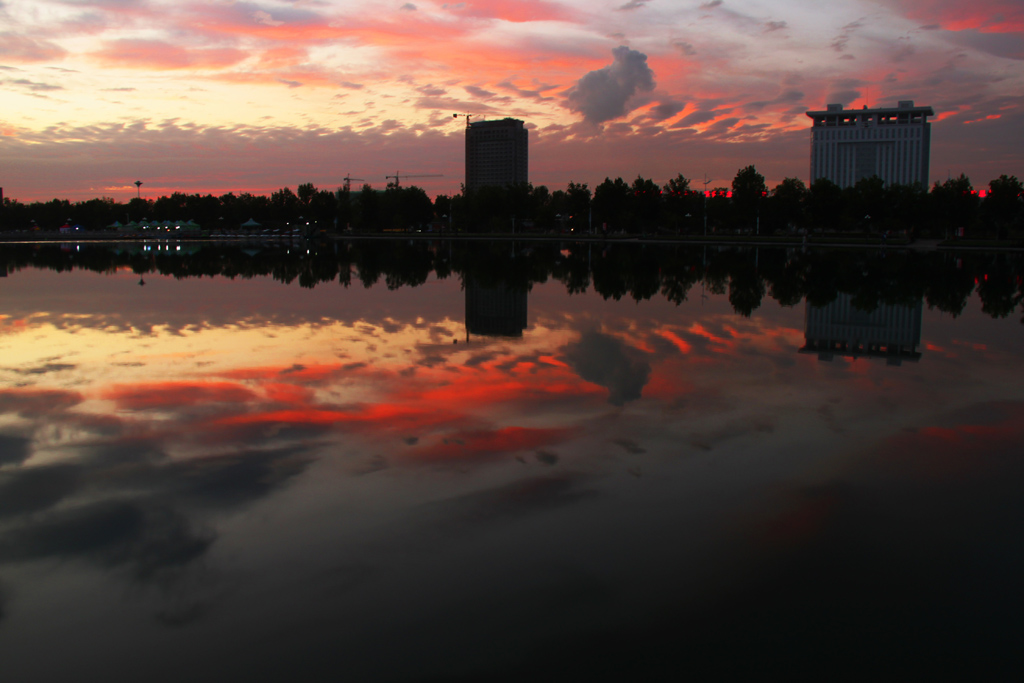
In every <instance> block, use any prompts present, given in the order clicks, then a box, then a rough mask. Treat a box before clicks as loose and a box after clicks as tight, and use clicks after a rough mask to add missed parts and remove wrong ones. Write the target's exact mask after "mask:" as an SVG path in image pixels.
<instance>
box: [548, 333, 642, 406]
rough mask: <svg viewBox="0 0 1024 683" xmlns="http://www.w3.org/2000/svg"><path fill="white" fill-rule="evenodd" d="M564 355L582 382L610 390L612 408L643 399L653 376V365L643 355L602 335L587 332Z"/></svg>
mask: <svg viewBox="0 0 1024 683" xmlns="http://www.w3.org/2000/svg"><path fill="white" fill-rule="evenodd" d="M563 354H564V356H565V360H566V362H567V363H568V364H569V365H570V366H571V367H572V369H573V370H575V371H576V373H577V374H578V375H579V376H580V377H581V378H582V379H584V380H586V381H588V382H593V383H594V384H598V385H600V386H602V387H605V388H606V389H608V402H609V403H611V404H612V405H616V406H621V405H625V404H626V402H627V401H635V400H636V399H638V398H640V393H641V391H642V390H643V388H644V385H646V384H647V381H648V380H649V379H650V376H651V365H650V363H649V362H648V361H647V358H646V357H645V355H644V354H643V352H642V351H639V350H637V349H634V348H632V347H629V346H626V345H625V344H623V343H622V342H621V341H619V340H618V339H615V338H614V337H610V336H608V335H606V334H602V333H600V332H584V333H583V335H582V336H581V337H580V340H579V341H578V342H574V343H571V344H569V345H567V346H566V347H565V349H564V351H563Z"/></svg>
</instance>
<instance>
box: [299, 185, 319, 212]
mask: <svg viewBox="0 0 1024 683" xmlns="http://www.w3.org/2000/svg"><path fill="white" fill-rule="evenodd" d="M297 191H298V195H299V203H300V204H302V207H303V209H306V208H308V207H309V205H310V204H311V203H312V201H313V197H315V196H316V192H317V190H316V185H314V184H313V183H303V184H301V185H299V188H298V190H297Z"/></svg>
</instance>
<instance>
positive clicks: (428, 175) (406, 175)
mask: <svg viewBox="0 0 1024 683" xmlns="http://www.w3.org/2000/svg"><path fill="white" fill-rule="evenodd" d="M443 177H444V174H443V173H417V174H411V173H399V172H398V171H395V175H386V176H384V179H385V180H391V179H392V178H394V179H395V187H399V183H400V182H401V179H402V178H443Z"/></svg>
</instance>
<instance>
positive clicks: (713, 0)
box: [700, 0, 722, 9]
mask: <svg viewBox="0 0 1024 683" xmlns="http://www.w3.org/2000/svg"><path fill="white" fill-rule="evenodd" d="M721 4H722V0H710V1H709V2H705V3H704V4H703V5H701V6H700V8H701V9H714V8H716V7H718V6H720V5H721Z"/></svg>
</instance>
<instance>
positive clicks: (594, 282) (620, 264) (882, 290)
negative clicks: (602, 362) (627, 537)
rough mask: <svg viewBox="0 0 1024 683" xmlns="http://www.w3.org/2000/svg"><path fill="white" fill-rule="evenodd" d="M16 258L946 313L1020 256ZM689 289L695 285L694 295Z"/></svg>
mask: <svg viewBox="0 0 1024 683" xmlns="http://www.w3.org/2000/svg"><path fill="white" fill-rule="evenodd" d="M26 267H34V268H43V269H50V270H55V271H58V272H60V271H68V270H73V269H85V270H91V271H95V272H100V273H110V272H114V271H115V270H118V269H124V268H130V269H131V270H133V271H134V272H135V273H138V274H140V275H145V274H149V273H160V274H163V275H171V276H173V277H176V278H187V277H212V276H220V277H226V278H231V279H233V278H254V277H266V276H270V277H273V278H274V279H275V280H277V281H279V282H282V283H286V284H289V283H293V282H296V281H297V282H298V284H299V285H300V286H302V287H309V288H311V287H315V286H317V285H324V284H329V283H332V282H338V283H340V284H341V285H343V286H345V287H348V286H350V285H351V284H353V280H356V281H358V282H360V283H361V284H362V285H363V286H364V287H371V286H374V285H376V284H377V283H378V282H381V281H383V282H384V284H385V285H386V286H387V287H388V288H389V289H398V288H400V287H415V286H418V285H421V284H423V283H424V282H426V281H427V279H428V277H430V275H431V274H432V273H433V274H435V275H436V277H438V278H442V279H443V278H447V277H451V276H452V275H458V276H459V277H460V278H462V279H463V281H465V280H466V279H467V278H471V279H472V280H473V281H474V282H476V283H477V284H478V285H480V286H482V287H492V286H507V287H510V288H514V289H522V290H528V289H529V288H530V287H532V285H533V284H534V283H543V282H546V281H547V280H548V279H554V280H558V281H559V282H561V283H562V284H564V285H565V287H566V289H567V291H568V292H569V293H570V294H577V293H583V292H586V291H588V290H590V289H593V290H594V291H595V292H597V293H598V294H599V295H601V296H603V297H604V298H606V299H616V300H617V299H622V298H627V297H628V298H632V299H635V300H637V301H641V300H646V299H651V298H654V297H658V296H664V297H665V298H666V299H668V300H669V301H672V302H675V303H676V304H680V303H682V302H683V301H686V300H687V299H689V298H691V297H693V296H694V295H693V290H694V288H695V287H702V288H703V290H706V291H707V292H708V293H710V294H718V295H725V294H727V295H728V298H729V302H730V303H731V304H732V306H733V308H734V309H735V310H736V312H737V313H740V314H741V315H750V314H751V313H752V312H753V311H754V310H756V309H757V308H758V307H759V306H761V304H762V303H763V302H764V299H765V298H766V297H767V298H770V299H774V300H775V301H777V302H778V303H779V304H781V305H783V306H794V305H796V304H798V303H800V302H801V301H803V300H804V299H806V300H807V301H808V303H810V304H811V305H814V306H825V305H828V304H829V303H831V302H832V301H834V300H835V299H836V297H837V296H838V295H839V294H840V293H843V294H848V295H850V296H851V297H852V302H853V305H854V306H855V307H857V308H858V309H860V310H864V311H871V310H874V309H875V308H876V307H877V306H879V305H880V304H883V303H884V304H907V305H910V304H914V303H916V302H917V301H920V300H921V299H922V298H923V299H924V301H925V302H926V303H927V304H928V306H929V307H933V308H937V309H939V310H940V311H944V312H946V313H950V314H952V315H958V314H959V313H960V312H961V311H963V309H964V307H965V306H966V304H967V299H968V297H969V296H970V295H971V294H972V293H974V292H977V294H978V296H979V297H980V299H981V303H982V310H983V311H984V312H985V313H987V314H989V315H991V316H992V317H1005V316H1008V315H1010V314H1011V313H1013V312H1014V311H1015V310H1016V309H1017V307H1018V305H1019V304H1020V303H1021V300H1022V299H1024V256H1022V255H1020V254H1010V253H962V254H953V253H945V252H932V253H917V252H896V251H853V250H837V251H813V252H803V251H800V250H796V249H788V250H786V249H751V248H726V247H720V248H704V247H693V246H685V245H657V246H654V245H637V244H608V245H601V244H587V243H562V244H556V243H530V244H529V245H528V246H525V245H522V244H513V243H509V242H505V243H497V242H489V243H487V242H433V243H429V242H424V241H409V242H404V241H379V242H378V241H370V240H368V241H353V242H336V243H328V244H324V245H320V246H317V247H313V248H310V249H309V250H308V253H307V250H306V249H305V248H303V249H296V248H294V247H288V246H287V245H274V244H265V245H258V246H254V245H249V246H248V247H245V246H232V245H204V246H202V247H199V246H198V245H195V244H192V245H188V248H186V249H184V250H182V251H175V250H171V251H166V250H163V251H145V250H143V248H142V247H141V246H137V245H132V246H129V247H122V248H111V247H107V246H102V245H95V246H94V245H82V246H81V248H80V250H79V249H75V250H71V249H67V248H62V247H60V246H58V245H14V244H11V245H3V246H2V247H0V271H5V272H8V273H13V272H16V271H17V270H19V269H22V268H26ZM697 296H700V294H698V295H697Z"/></svg>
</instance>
